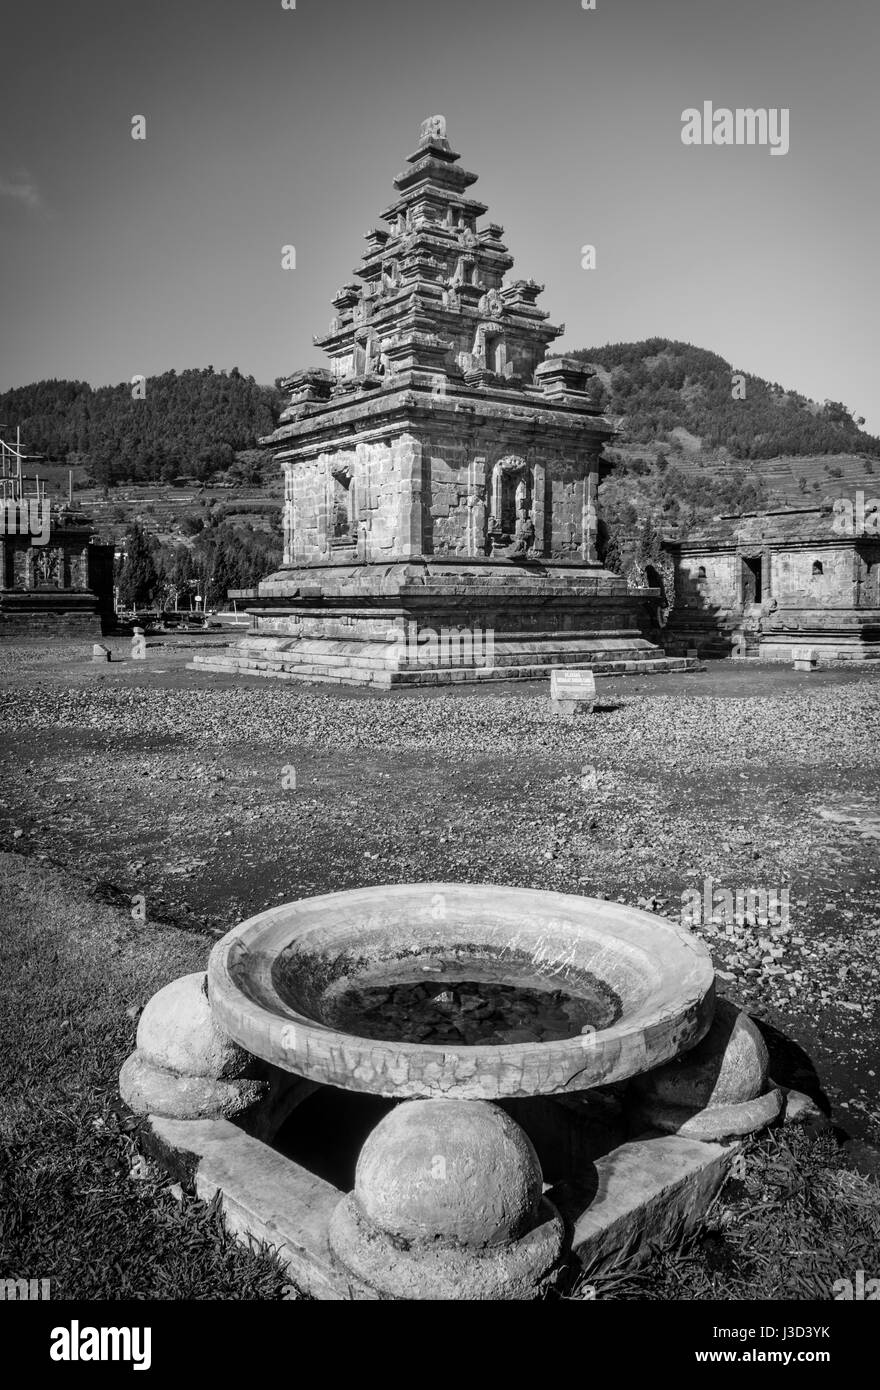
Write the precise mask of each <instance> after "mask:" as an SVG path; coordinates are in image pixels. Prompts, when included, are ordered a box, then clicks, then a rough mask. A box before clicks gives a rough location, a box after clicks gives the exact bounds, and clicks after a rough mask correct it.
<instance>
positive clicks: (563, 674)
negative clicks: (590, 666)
mask: <svg viewBox="0 0 880 1390" xmlns="http://www.w3.org/2000/svg"><path fill="white" fill-rule="evenodd" d="M595 698H596V677H595V676H594V675H593V673H592V671H572V670H571V669H570V668H568V669H566V668H565V667H563V668H562V669H561V670H560V669H559V668H558V667H554V669H553V670H552V671H551V672H550V699H551V700H588V701H589V702H590V703H592V702H593V701H594V700H595Z"/></svg>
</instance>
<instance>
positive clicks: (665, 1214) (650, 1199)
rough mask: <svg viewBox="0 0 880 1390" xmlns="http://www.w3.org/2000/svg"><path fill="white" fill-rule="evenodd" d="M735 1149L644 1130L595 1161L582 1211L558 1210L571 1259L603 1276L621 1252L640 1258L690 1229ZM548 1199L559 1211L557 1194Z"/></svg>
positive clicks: (700, 1214)
mask: <svg viewBox="0 0 880 1390" xmlns="http://www.w3.org/2000/svg"><path fill="white" fill-rule="evenodd" d="M738 1147H739V1145H738V1144H736V1143H734V1144H726V1145H724V1144H707V1143H703V1142H701V1141H699V1140H696V1139H683V1138H680V1137H679V1136H678V1135H673V1134H656V1133H654V1132H651V1131H648V1132H647V1133H645V1134H643V1135H641V1136H639V1137H638V1138H637V1139H634V1140H631V1141H630V1142H628V1143H626V1144H621V1145H620V1147H619V1148H617V1149H613V1150H612V1151H611V1152H610V1153H608V1154H605V1155H604V1156H603V1157H601V1158H598V1159H597V1160H596V1164H595V1169H596V1177H597V1182H598V1186H597V1189H596V1192H595V1195H594V1196H593V1197H592V1198H591V1200H590V1201H589V1202H588V1204H586V1205H585V1206H583V1207H582V1209H581V1210H580V1211H578V1210H577V1209H576V1207H575V1209H574V1210H572V1207H573V1203H572V1202H571V1201H570V1200H569V1201H568V1202H567V1203H566V1204H565V1205H564V1206H563V1210H564V1211H565V1206H567V1208H568V1210H567V1213H566V1214H568V1215H569V1217H570V1218H571V1220H572V1226H573V1232H572V1254H573V1255H574V1256H575V1258H576V1259H578V1260H579V1261H580V1263H581V1264H582V1265H583V1266H584V1267H585V1268H589V1269H590V1270H591V1271H594V1272H600V1271H601V1269H602V1268H603V1266H605V1265H607V1264H609V1263H611V1262H612V1261H613V1260H614V1258H615V1257H616V1256H617V1255H619V1254H620V1252H622V1251H626V1252H627V1254H628V1255H632V1256H635V1257H636V1259H638V1258H639V1257H641V1258H642V1259H645V1258H647V1257H648V1255H649V1248H650V1247H651V1246H657V1245H663V1244H665V1243H667V1242H669V1241H670V1240H671V1239H673V1238H674V1237H675V1236H676V1234H677V1233H678V1231H679V1229H681V1228H682V1227H684V1229H685V1230H690V1229H692V1228H693V1227H695V1226H696V1225H697V1224H698V1223H699V1221H700V1218H701V1217H702V1216H703V1214H704V1213H705V1211H706V1209H707V1208H708V1206H709V1203H710V1202H711V1200H712V1198H713V1197H714V1196H715V1194H716V1193H717V1192H718V1190H719V1188H720V1187H721V1184H722V1183H723V1181H724V1178H725V1176H726V1174H727V1170H728V1167H729V1165H730V1163H731V1161H732V1159H733V1156H734V1154H735V1153H736V1152H737V1149H738ZM549 1195H550V1197H551V1199H552V1200H553V1201H555V1202H556V1203H557V1204H558V1205H563V1203H562V1201H561V1199H560V1197H559V1196H558V1195H557V1193H556V1192H555V1190H551V1192H550V1194H549Z"/></svg>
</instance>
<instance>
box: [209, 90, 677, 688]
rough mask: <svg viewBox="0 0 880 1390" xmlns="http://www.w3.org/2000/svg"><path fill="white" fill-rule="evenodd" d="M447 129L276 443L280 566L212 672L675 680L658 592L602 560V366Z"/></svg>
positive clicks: (404, 195) (421, 161)
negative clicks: (649, 626) (473, 192)
mask: <svg viewBox="0 0 880 1390" xmlns="http://www.w3.org/2000/svg"><path fill="white" fill-rule="evenodd" d="M458 158H459V157H458V155H457V154H456V153H455V151H454V150H453V149H452V146H451V145H450V143H449V140H448V139H447V136H446V123H445V121H444V119H443V117H441V116H435V117H432V118H431V119H430V120H427V121H425V122H424V124H423V126H422V130H421V138H420V140H419V145H418V149H417V150H416V151H415V153H413V154H411V155H410V156H409V158H408V161H407V168H406V169H405V171H404V172H403V173H401V174H399V175H398V177H397V179H396V180H395V188H396V197H395V199H394V201H393V202H392V203H391V206H390V207H388V208H387V209H386V210H385V212H384V213H383V214H382V221H383V222H384V223H385V226H384V227H376V228H374V229H373V230H371V231H370V232H368V233H367V235H366V243H367V246H366V251H365V253H364V256H363V259H362V261H361V264H360V266H359V267H358V269H357V271H356V272H355V273H356V275H357V280H356V281H354V282H352V283H350V284H345V285H343V287H342V289H341V290H340V291H339V293H338V294H337V296H336V298H335V300H334V309H335V317H334V318H333V319H332V321H331V323H330V327H329V331H328V333H327V334H326V335H325V336H323V337H321V338H318V339H316V340H315V341H316V343H317V344H318V345H319V346H320V347H321V348H322V349H323V350H324V351H325V352H326V354H327V356H328V358H329V367H327V368H320V369H314V368H312V369H306V370H303V371H299V372H296V373H294V375H293V376H291V377H290V378H289V379H288V380H287V381H286V382H285V388H286V389H287V390H289V391H290V403H289V405H288V406H287V409H286V410H285V411H284V413H283V414H282V416H281V420H280V424H279V428H278V429H277V430H276V431H275V433H274V434H273V435H272V436H271V437H270V438H269V439H268V440H265V441H263V442H264V443H265V444H267V445H268V446H270V447H271V448H273V449H274V450H275V456H276V458H277V460H278V462H279V463H280V464H281V466H282V467H283V469H284V477H285V503H284V563H283V567H282V568H281V569H280V570H279V571H278V572H277V573H276V574H273V575H271V576H270V577H269V578H268V579H266V580H264V581H263V582H262V583H261V584H260V586H259V591H258V596H257V599H256V603H255V604H253V606H252V607H251V609H250V611H251V614H252V631H251V633H250V635H249V636H248V637H247V638H245V639H244V640H243V642H241V643H240V644H239V646H238V647H237V648H236V649H235V651H234V653H233V654H232V656H231V657H226V658H225V659H224V658H219V659H218V657H217V656H216V654H212V655H209V656H206V657H204V658H200V659H199V662H198V664H199V665H200V666H219V667H222V668H223V669H235V670H239V671H242V672H246V673H251V672H258V673H264V674H267V675H278V676H288V677H301V678H305V679H329V680H340V681H355V682H362V683H369V684H376V685H386V686H387V685H391V684H396V683H401V682H403V683H406V682H413V683H420V682H436V681H444V680H463V679H477V678H482V679H487V678H488V679H498V678H499V677H503V678H522V677H530V676H536V675H541V674H546V669H547V667H548V666H550V665H559V664H576V665H590V666H592V667H593V668H594V669H596V670H606V671H607V670H618V669H629V668H631V667H638V669H642V668H643V667H645V666H647V668H648V669H661V670H662V669H669V666H670V664H671V665H678V666H681V665H682V664H683V663H682V662H681V661H678V662H675V661H674V660H673V661H672V662H670V661H669V660H666V659H664V654H663V652H662V651H661V650H660V649H659V648H658V647H655V646H652V644H651V643H650V642H648V641H647V640H646V639H645V638H644V637H643V636H642V635H641V630H642V627H643V625H645V624H646V623H650V620H651V609H652V603H655V602H656V594H655V593H654V591H652V590H649V589H643V590H639V591H632V590H630V589H629V588H628V586H627V584H626V582H625V581H624V580H623V579H621V578H619V577H618V576H616V575H613V574H611V573H610V572H609V571H608V570H606V569H604V568H603V566H602V564H601V563H600V561H599V557H598V554H597V526H598V520H599V516H598V502H597V497H598V486H599V482H600V479H601V478H602V476H603V473H604V471H605V470H606V469H607V468H608V466H609V465H608V464H607V463H605V462H604V461H603V459H602V446H603V444H604V443H605V441H606V440H608V439H609V438H610V437H611V434H612V430H611V428H610V427H609V424H608V422H607V421H606V420H605V419H603V418H602V415H601V413H600V411H599V410H598V409H597V407H596V406H595V405H594V403H593V398H592V396H591V394H590V391H589V377H590V375H591V373H590V371H589V369H588V368H585V367H584V366H583V364H581V363H580V362H577V361H575V360H572V359H570V358H564V357H563V358H552V357H551V358H548V357H547V356H546V352H547V349H548V346H549V345H550V344H551V343H552V342H553V341H554V339H555V338H557V337H558V336H559V334H560V333H561V332H562V327H561V326H556V325H553V324H551V323H549V322H548V316H547V314H546V312H545V311H544V310H543V309H541V308H540V307H539V306H538V298H539V296H540V294H541V292H542V290H543V286H541V285H539V284H536V283H535V281H533V280H517V279H510V278H509V272H510V271H511V268H512V266H513V258H512V257H511V256H510V255H509V253H508V251H507V247H506V246H505V244H504V242H503V241H502V235H503V229H502V228H501V227H500V226H498V225H497V223H494V222H489V223H487V224H486V225H485V226H482V227H479V226H478V221H479V219H480V218H481V217H482V216H483V214H484V213H485V212H486V211H487V209H486V207H485V205H484V204H483V203H480V202H478V201H476V200H475V199H474V198H473V197H471V196H470V189H471V186H472V185H473V184H474V182H475V181H476V175H474V174H471V173H468V172H467V171H466V170H464V169H462V168H461V167H460V166H459V163H458Z"/></svg>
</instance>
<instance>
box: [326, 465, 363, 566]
mask: <svg viewBox="0 0 880 1390" xmlns="http://www.w3.org/2000/svg"><path fill="white" fill-rule="evenodd" d="M330 484H331V496H330V549H331V550H345V549H349V548H350V547H351V546H353V545H355V544H356V543H357V512H356V508H355V491H354V478H353V475H352V471H351V468H350V467H349V466H348V465H347V464H343V465H340V466H339V467H336V468H333V469H331V472H330Z"/></svg>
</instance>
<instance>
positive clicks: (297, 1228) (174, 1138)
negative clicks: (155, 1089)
mask: <svg viewBox="0 0 880 1390" xmlns="http://www.w3.org/2000/svg"><path fill="white" fill-rule="evenodd" d="M150 1124H151V1126H152V1129H153V1133H154V1135H155V1136H156V1139H157V1140H158V1141H159V1143H160V1144H161V1145H163V1146H165V1147H167V1148H169V1149H171V1150H174V1151H176V1152H181V1151H182V1152H185V1153H187V1154H190V1155H193V1156H194V1157H195V1158H196V1160H197V1165H196V1168H195V1190H196V1195H197V1196H198V1197H200V1198H201V1199H202V1201H204V1202H210V1201H213V1199H214V1198H215V1197H216V1196H217V1194H218V1193H219V1194H220V1207H221V1210H222V1212H223V1218H224V1220H225V1222H226V1225H227V1227H228V1229H229V1230H230V1231H231V1232H232V1234H233V1235H234V1236H236V1237H237V1238H238V1239H239V1240H241V1241H243V1242H244V1243H245V1244H249V1243H252V1242H253V1243H256V1244H259V1243H265V1244H266V1245H269V1246H271V1247H272V1249H273V1250H274V1251H275V1252H276V1253H277V1255H278V1257H279V1258H280V1260H281V1261H282V1263H283V1264H284V1265H285V1266H286V1268H287V1270H288V1272H289V1274H290V1278H291V1281H292V1282H293V1283H294V1284H295V1285H296V1287H297V1288H298V1289H300V1290H302V1292H304V1293H308V1294H309V1295H310V1297H312V1298H315V1299H320V1300H326V1299H348V1298H351V1297H352V1296H356V1297H357V1298H359V1299H375V1297H376V1295H375V1293H374V1292H373V1291H372V1290H370V1289H368V1288H367V1287H366V1286H364V1287H363V1288H358V1289H357V1290H354V1289H352V1288H351V1283H352V1280H351V1276H350V1275H349V1274H347V1273H345V1272H343V1271H342V1270H341V1269H340V1268H339V1266H338V1265H337V1262H336V1260H335V1259H334V1256H333V1254H332V1252H331V1250H330V1245H329V1241H328V1231H329V1227H330V1217H331V1216H332V1214H333V1211H334V1209H335V1208H336V1205H337V1203H338V1202H339V1201H340V1199H341V1198H342V1197H343V1195H344V1194H343V1193H342V1192H340V1191H339V1189H338V1188H336V1187H333V1185H332V1184H331V1183H328V1182H325V1181H324V1180H323V1179H322V1178H319V1177H317V1176H316V1175H315V1174H314V1173H310V1172H308V1170H307V1169H305V1168H302V1167H300V1165H299V1164H298V1163H294V1162H293V1160H292V1159H289V1158H285V1157H284V1155H283V1154H280V1153H278V1152H277V1150H275V1149H272V1148H270V1147H269V1145H268V1144H264V1143H263V1142H262V1141H261V1140H259V1139H255V1138H254V1137H253V1136H251V1135H249V1134H246V1133H245V1132H244V1130H242V1129H239V1128H238V1127H237V1126H236V1125H234V1124H231V1123H230V1122H229V1121H228V1120H168V1119H163V1118H160V1117H159V1116H155V1115H153V1116H151V1117H150Z"/></svg>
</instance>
